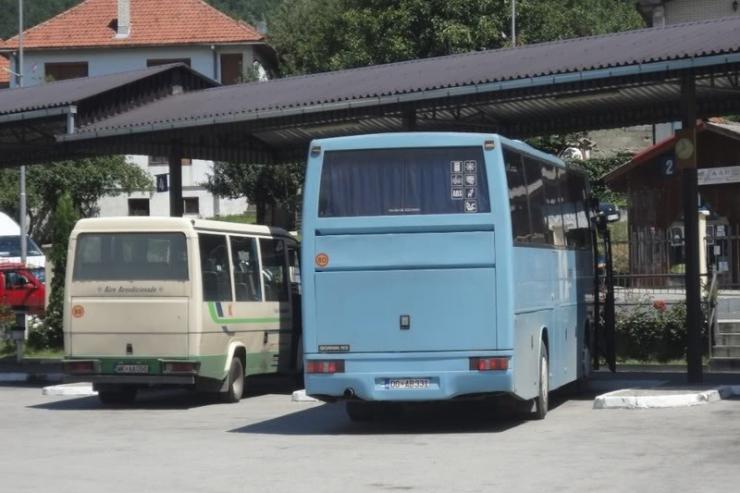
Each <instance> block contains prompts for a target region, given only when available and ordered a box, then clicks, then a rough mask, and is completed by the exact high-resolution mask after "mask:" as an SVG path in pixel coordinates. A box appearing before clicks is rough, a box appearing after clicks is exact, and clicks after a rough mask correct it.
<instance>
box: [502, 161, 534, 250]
mask: <svg viewBox="0 0 740 493" xmlns="http://www.w3.org/2000/svg"><path fill="white" fill-rule="evenodd" d="M504 165H505V167H506V181H507V182H508V186H509V210H510V212H511V234H512V236H513V238H514V243H524V242H527V241H529V208H528V207H527V187H526V185H525V181H524V170H523V168H522V157H521V156H520V155H519V154H517V153H516V152H514V151H512V150H510V149H506V148H504Z"/></svg>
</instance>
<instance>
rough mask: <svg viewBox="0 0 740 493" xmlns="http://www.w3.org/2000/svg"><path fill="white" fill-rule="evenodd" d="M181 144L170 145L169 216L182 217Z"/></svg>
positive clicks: (183, 211)
mask: <svg viewBox="0 0 740 493" xmlns="http://www.w3.org/2000/svg"><path fill="white" fill-rule="evenodd" d="M182 157H183V156H182V145H180V143H179V142H173V143H172V146H171V147H170V156H169V159H170V162H169V171H170V183H169V185H170V216H172V217H182V216H183V214H184V213H185V210H184V204H183V201H182Z"/></svg>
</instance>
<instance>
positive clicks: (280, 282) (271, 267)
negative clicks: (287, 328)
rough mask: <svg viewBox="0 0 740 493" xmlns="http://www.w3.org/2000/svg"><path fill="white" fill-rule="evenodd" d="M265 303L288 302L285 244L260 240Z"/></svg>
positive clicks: (278, 241) (279, 241) (280, 241)
mask: <svg viewBox="0 0 740 493" xmlns="http://www.w3.org/2000/svg"><path fill="white" fill-rule="evenodd" d="M260 251H261V253H262V280H263V282H264V285H265V301H288V282H287V274H288V272H287V269H286V255H285V243H284V242H283V240H266V239H263V238H260Z"/></svg>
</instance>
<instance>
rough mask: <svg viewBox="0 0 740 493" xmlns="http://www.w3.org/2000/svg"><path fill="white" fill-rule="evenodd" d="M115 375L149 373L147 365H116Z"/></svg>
mask: <svg viewBox="0 0 740 493" xmlns="http://www.w3.org/2000/svg"><path fill="white" fill-rule="evenodd" d="M116 373H149V365H128V364H125V365H124V364H119V365H116Z"/></svg>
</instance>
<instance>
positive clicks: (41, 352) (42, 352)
mask: <svg viewBox="0 0 740 493" xmlns="http://www.w3.org/2000/svg"><path fill="white" fill-rule="evenodd" d="M6 357H15V344H2V345H0V359H1V358H6ZM23 357H24V358H25V359H61V358H63V357H64V349H29V348H26V349H25V350H24V351H23Z"/></svg>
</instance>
